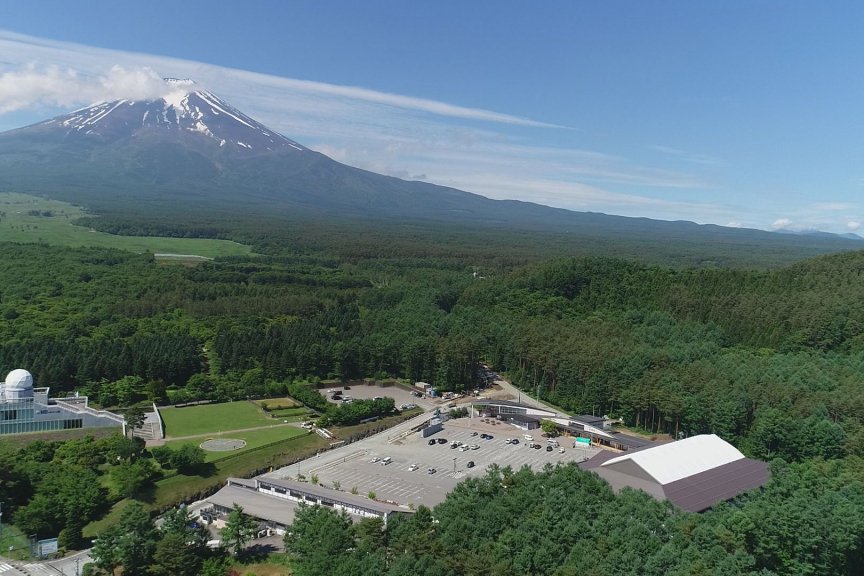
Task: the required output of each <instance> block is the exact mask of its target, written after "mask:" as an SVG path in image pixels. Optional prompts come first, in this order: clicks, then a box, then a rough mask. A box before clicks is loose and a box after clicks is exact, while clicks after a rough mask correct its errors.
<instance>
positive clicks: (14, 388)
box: [3, 368, 33, 400]
mask: <svg viewBox="0 0 864 576" xmlns="http://www.w3.org/2000/svg"><path fill="white" fill-rule="evenodd" d="M3 392H4V395H5V396H6V399H7V400H17V399H19V398H32V397H33V375H32V374H30V372H28V371H27V370H23V369H21V368H16V369H15V370H12V371H11V372H9V374H8V375H7V376H6V382H4V383H3Z"/></svg>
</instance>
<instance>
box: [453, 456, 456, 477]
mask: <svg viewBox="0 0 864 576" xmlns="http://www.w3.org/2000/svg"><path fill="white" fill-rule="evenodd" d="M453 474H456V458H453Z"/></svg>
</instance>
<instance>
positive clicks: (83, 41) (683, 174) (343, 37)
mask: <svg viewBox="0 0 864 576" xmlns="http://www.w3.org/2000/svg"><path fill="white" fill-rule="evenodd" d="M129 6H130V5H128V4H126V3H123V2H116V0H115V1H114V2H104V1H102V0H88V2H86V3H72V2H68V0H67V1H48V0H44V1H38V2H33V1H24V0H7V1H6V2H3V3H0V130H6V129H11V128H15V127H18V126H22V125H25V124H28V123H31V122H35V121H38V120H41V119H43V118H45V117H46V116H51V115H54V114H58V113H61V112H64V111H68V110H71V109H74V108H77V107H80V106H84V105H87V104H90V103H92V102H95V101H98V100H104V99H111V98H117V97H123V96H124V95H128V94H127V93H129V92H131V93H134V90H135V89H136V87H140V82H141V78H142V74H143V75H145V76H146V75H157V74H158V75H161V76H180V77H191V78H193V79H195V80H196V81H198V82H199V83H200V84H202V86H204V87H206V88H207V89H209V90H211V91H213V92H215V93H216V94H217V95H219V96H221V97H223V98H224V99H225V100H227V101H228V102H230V103H231V104H233V105H234V106H236V107H237V108H239V109H241V110H243V111H244V112H246V113H248V114H250V115H251V116H253V117H255V118H257V119H258V120H260V121H262V122H264V123H265V124H267V125H269V126H271V127H272V128H274V129H276V130H279V131H280V132H282V133H284V134H285V135H286V136H289V137H290V138H293V139H295V140H297V141H299V142H301V143H303V144H305V145H307V146H310V147H312V148H315V149H317V150H320V151H322V152H324V153H327V154H329V155H331V156H332V157H334V158H335V159H337V160H340V161H343V162H346V163H348V164H352V165H356V166H360V167H363V168H368V169H371V170H375V171H378V172H382V173H386V174H392V175H396V176H400V177H405V178H414V179H424V180H428V181H431V182H435V183H438V184H444V185H450V186H455V187H458V188H462V189H464V190H468V191H471V192H476V193H479V194H483V195H485V196H489V197H492V198H518V199H523V200H529V201H536V202H540V203H543V204H549V205H553V206H560V207H564V208H570V209H574V210H585V211H594V212H606V213H610V214H621V215H625V216H647V217H651V218H660V219H667V220H677V219H685V220H693V221H696V222H700V223H715V224H721V225H733V226H746V227H754V228H762V229H768V230H770V229H777V228H781V227H786V228H792V229H820V230H828V231H832V232H849V231H858V230H859V229H861V231H862V232H864V229H862V223H864V202H862V201H861V197H862V192H864V166H862V162H861V159H862V158H864V154H862V152H864V131H862V129H861V121H862V106H864V76H862V74H861V70H862V69H864V66H862V64H864V62H862V60H864V35H862V34H861V33H860V28H861V25H862V23H864V4H862V3H860V2H832V3H830V4H825V5H823V4H821V3H815V2H804V1H784V2H780V1H760V0H755V1H750V2H744V1H740V2H720V1H706V2H692V1H667V2H644V1H631V2H625V1H620V2H587V1H586V2H576V1H566V2H565V1H548V2H531V3H529V2H515V1H506V0H498V1H477V2H457V1H449V0H437V1H436V2H405V1H398V2H397V1H368V2H367V1H364V2H359V1H344V2H326V1H322V0H317V1H290V2H288V1H286V2H282V1H277V0H271V1H247V2H242V3H241V2H218V1H213V0H211V1H209V2H202V1H200V0H186V1H184V2H164V1H161V0H153V1H151V2H148V3H146V4H142V5H138V6H136V7H135V8H130V7H129Z"/></svg>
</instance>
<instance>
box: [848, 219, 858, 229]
mask: <svg viewBox="0 0 864 576" xmlns="http://www.w3.org/2000/svg"><path fill="white" fill-rule="evenodd" d="M860 228H861V222H858V221H857V220H849V221H848V222H846V229H847V230H858V229H860Z"/></svg>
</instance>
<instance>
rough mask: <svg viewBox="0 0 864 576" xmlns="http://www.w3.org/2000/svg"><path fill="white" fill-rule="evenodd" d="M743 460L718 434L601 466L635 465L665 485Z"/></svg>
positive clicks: (630, 454) (640, 452)
mask: <svg viewBox="0 0 864 576" xmlns="http://www.w3.org/2000/svg"><path fill="white" fill-rule="evenodd" d="M743 458H744V454H742V453H741V452H740V451H739V450H738V449H737V448H735V447H734V446H732V445H731V444H729V443H728V442H726V441H724V440H723V439H721V438H720V437H719V436H717V435H716V434H701V435H699V436H691V437H690V438H685V439H684V440H679V441H677V442H670V443H668V444H661V445H659V446H654V447H652V448H648V449H646V450H640V451H638V452H631V453H627V454H625V455H623V456H619V457H617V458H613V459H611V460H609V461H607V462H604V463H603V464H602V466H604V467H607V468H616V469H617V468H622V469H623V468H625V467H628V466H629V463H632V464H635V465H636V466H638V467H639V468H641V469H642V470H643V471H644V472H645V473H646V474H648V475H649V476H651V478H653V479H654V480H655V481H656V482H657V483H659V484H664V485H665V484H670V483H672V482H675V481H677V480H681V479H682V478H687V477H689V476H693V475H695V474H699V473H701V472H705V471H706V470H711V469H712V468H717V467H719V466H723V465H725V464H729V463H730V462H734V461H736V460H741V459H743Z"/></svg>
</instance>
